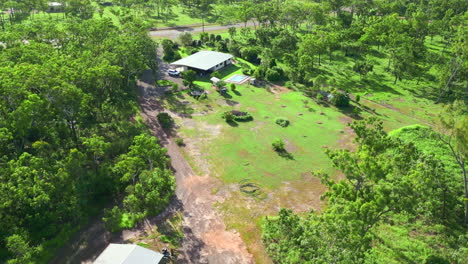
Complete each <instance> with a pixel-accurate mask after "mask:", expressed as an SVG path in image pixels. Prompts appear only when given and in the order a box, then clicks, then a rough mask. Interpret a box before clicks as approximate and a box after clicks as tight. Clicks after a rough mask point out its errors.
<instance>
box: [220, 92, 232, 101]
mask: <svg viewBox="0 0 468 264" xmlns="http://www.w3.org/2000/svg"><path fill="white" fill-rule="evenodd" d="M219 94H220V95H221V96H222V97H224V98H227V99H232V95H230V94H229V93H228V92H221V93H219Z"/></svg>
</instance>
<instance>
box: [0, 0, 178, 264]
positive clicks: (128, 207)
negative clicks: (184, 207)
mask: <svg viewBox="0 0 468 264" xmlns="http://www.w3.org/2000/svg"><path fill="white" fill-rule="evenodd" d="M18 4H20V3H18ZM122 23H124V24H120V25H116V24H115V23H114V22H113V21H111V20H110V19H106V18H90V19H87V20H82V19H81V18H80V17H75V16H71V17H69V18H68V19H66V20H63V21H60V23H57V22H56V21H53V20H35V19H28V20H24V21H20V20H19V19H18V20H17V21H14V22H13V23H11V24H9V25H8V28H7V29H4V30H3V31H0V40H1V42H2V45H1V46H0V47H1V48H0V142H1V144H0V193H1V194H2V195H1V197H0V223H1V225H0V237H1V238H2V239H1V240H0V259H2V262H3V260H7V259H9V261H8V263H31V262H34V263H37V262H41V263H42V262H45V261H47V259H48V258H50V254H51V252H52V253H53V250H55V249H56V247H57V246H61V244H62V243H63V242H64V241H63V240H66V239H68V238H69V236H70V234H73V232H75V231H77V228H79V227H80V226H81V225H82V224H83V223H85V222H86V220H87V219H88V218H89V216H92V215H95V214H96V212H99V211H100V210H102V208H103V207H104V206H108V205H109V203H111V202H112V203H113V204H119V203H120V202H119V201H122V199H123V205H122V206H121V207H118V206H116V207H114V209H113V210H111V212H110V213H108V214H107V215H106V216H107V218H106V219H107V220H108V221H107V224H108V225H109V228H111V229H112V230H116V229H119V228H122V227H121V226H119V223H117V224H114V225H113V224H112V223H113V222H112V221H114V222H115V221H117V222H120V219H117V218H118V217H119V216H122V215H123V214H126V215H127V217H129V218H130V219H132V220H133V221H137V220H138V219H141V218H142V217H144V216H146V215H152V214H155V213H158V212H160V211H161V210H162V209H164V207H165V205H166V204H167V203H168V201H169V198H170V197H171V196H172V194H173V191H174V179H173V176H172V172H171V171H170V170H169V169H168V158H167V157H166V154H165V150H164V149H163V148H161V147H160V146H159V144H158V141H157V139H156V138H154V137H152V136H150V135H149V134H148V132H147V130H146V127H145V126H144V124H143V122H142V121H141V119H140V118H139V116H138V106H137V102H136V92H135V91H136V89H135V87H136V78H137V76H139V75H140V74H141V73H142V72H143V71H145V70H148V69H152V70H153V71H154V70H156V68H157V65H156V44H155V42H154V41H152V40H151V39H150V38H149V37H148V35H147V33H146V30H145V29H144V28H142V27H141V26H140V25H139V24H138V21H134V20H132V19H127V20H125V21H122Z"/></svg>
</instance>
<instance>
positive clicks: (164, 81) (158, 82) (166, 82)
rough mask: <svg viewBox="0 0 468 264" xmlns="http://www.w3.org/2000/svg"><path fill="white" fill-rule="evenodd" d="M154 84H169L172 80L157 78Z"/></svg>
mask: <svg viewBox="0 0 468 264" xmlns="http://www.w3.org/2000/svg"><path fill="white" fill-rule="evenodd" d="M156 84H157V85H158V86H169V85H171V84H172V82H171V81H169V80H157V81H156Z"/></svg>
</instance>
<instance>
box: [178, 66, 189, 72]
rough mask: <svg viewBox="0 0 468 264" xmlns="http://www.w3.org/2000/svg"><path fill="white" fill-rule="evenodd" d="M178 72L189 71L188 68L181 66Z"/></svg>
mask: <svg viewBox="0 0 468 264" xmlns="http://www.w3.org/2000/svg"><path fill="white" fill-rule="evenodd" d="M176 70H178V71H179V72H183V71H186V70H187V67H186V66H179V67H177V68H176Z"/></svg>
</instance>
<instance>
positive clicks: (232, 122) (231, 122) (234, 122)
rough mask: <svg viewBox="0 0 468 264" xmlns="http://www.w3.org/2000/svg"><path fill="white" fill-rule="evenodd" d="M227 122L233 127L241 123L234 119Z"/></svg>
mask: <svg viewBox="0 0 468 264" xmlns="http://www.w3.org/2000/svg"><path fill="white" fill-rule="evenodd" d="M226 123H227V124H228V125H229V126H231V127H238V126H239V124H238V123H237V122H236V121H233V120H231V121H226Z"/></svg>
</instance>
